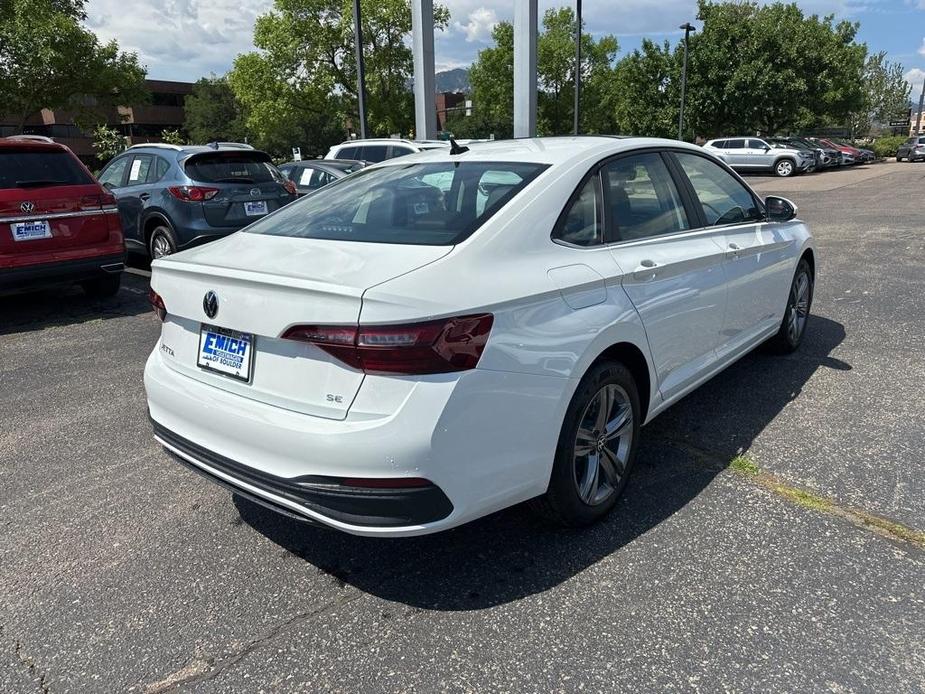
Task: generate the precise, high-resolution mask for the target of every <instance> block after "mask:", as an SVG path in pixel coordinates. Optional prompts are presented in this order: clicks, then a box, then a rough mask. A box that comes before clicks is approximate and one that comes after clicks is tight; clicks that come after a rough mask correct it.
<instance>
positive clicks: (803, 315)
mask: <svg viewBox="0 0 925 694" xmlns="http://www.w3.org/2000/svg"><path fill="white" fill-rule="evenodd" d="M808 317H809V275H808V274H807V273H805V272H801V273H800V274H799V275H798V276H797V277H796V279H795V280H794V282H793V286H792V287H791V288H790V317H789V320H788V322H787V335H788V336H789V337H790V341H791V342H793V343H796V342H797V341H799V339H800V337H801V336H802V335H803V331H804V330H805V329H806V319H807V318H808Z"/></svg>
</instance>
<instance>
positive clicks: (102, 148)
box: [93, 125, 125, 161]
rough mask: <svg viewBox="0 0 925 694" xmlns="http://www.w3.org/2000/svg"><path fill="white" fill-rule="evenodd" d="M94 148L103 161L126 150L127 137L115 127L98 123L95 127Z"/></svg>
mask: <svg viewBox="0 0 925 694" xmlns="http://www.w3.org/2000/svg"><path fill="white" fill-rule="evenodd" d="M93 149H95V150H96V156H97V158H98V159H100V160H101V161H107V160H109V159H112V158H113V157H114V156H116V155H117V154H119V152H122V151H124V150H125V138H124V137H123V136H122V134H121V133H120V132H119V131H118V130H116V129H115V128H110V127H109V126H106V125H98V126H96V128H94V129H93Z"/></svg>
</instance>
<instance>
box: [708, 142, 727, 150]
mask: <svg viewBox="0 0 925 694" xmlns="http://www.w3.org/2000/svg"><path fill="white" fill-rule="evenodd" d="M710 146H711V147H714V148H715V149H725V148H726V141H725V140H717V141H716V142H714V143H713V144H712V145H710Z"/></svg>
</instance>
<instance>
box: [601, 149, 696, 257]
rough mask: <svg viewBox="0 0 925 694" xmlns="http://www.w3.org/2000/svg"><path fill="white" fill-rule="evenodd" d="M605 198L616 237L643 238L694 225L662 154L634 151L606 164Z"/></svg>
mask: <svg viewBox="0 0 925 694" xmlns="http://www.w3.org/2000/svg"><path fill="white" fill-rule="evenodd" d="M602 173H603V177H604V199H605V200H607V201H608V204H609V205H610V219H611V220H612V221H613V224H614V226H615V227H616V234H614V235H613V236H614V237H615V238H617V239H619V240H621V241H631V240H634V239H642V238H646V237H648V236H659V235H661V234H671V233H674V232H676V231H683V230H685V229H689V228H690V224H689V223H688V220H687V212H685V211H684V205H683V203H682V202H681V195H680V194H679V193H678V190H677V188H676V187H675V184H674V181H673V180H672V178H671V174H670V173H669V171H668V167H667V166H665V162H664V161H663V160H662V157H661V155H659V154H654V153H651V154H634V155H631V156H628V157H621V158H620V159H617V160H616V161H613V162H611V163H609V164H607V165H605V166H604V168H603V170H602Z"/></svg>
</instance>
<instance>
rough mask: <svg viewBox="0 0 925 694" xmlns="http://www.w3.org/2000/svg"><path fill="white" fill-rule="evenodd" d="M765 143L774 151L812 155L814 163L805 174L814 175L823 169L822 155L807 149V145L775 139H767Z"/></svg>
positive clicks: (809, 148) (810, 148)
mask: <svg viewBox="0 0 925 694" xmlns="http://www.w3.org/2000/svg"><path fill="white" fill-rule="evenodd" d="M765 142H767V143H768V144H769V145H771V148H772V149H798V150H801V151H803V152H806V153H807V154H810V155H811V156H812V158H813V163H812V164H810V165H809V166H808V167H807V168H806V171H805V172H804V173H812V172H813V171H816V170H817V169H821V168H822V154H821V153H820V152H818V151H817V150H816V149H815V148H813V147H806V146H805V145H801V144H799V143H794V142H783V141H780V140H777V139H775V138H773V137H768V138H765Z"/></svg>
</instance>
